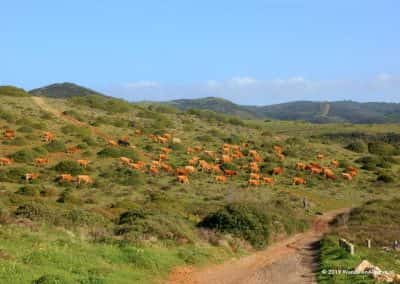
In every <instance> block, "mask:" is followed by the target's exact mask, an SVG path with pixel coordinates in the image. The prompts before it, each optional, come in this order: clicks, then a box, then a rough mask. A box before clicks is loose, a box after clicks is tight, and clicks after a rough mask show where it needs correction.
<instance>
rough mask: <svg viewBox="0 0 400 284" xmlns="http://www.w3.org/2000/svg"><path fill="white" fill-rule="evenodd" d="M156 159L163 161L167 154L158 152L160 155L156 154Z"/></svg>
mask: <svg viewBox="0 0 400 284" xmlns="http://www.w3.org/2000/svg"><path fill="white" fill-rule="evenodd" d="M158 159H159V161H165V160H166V159H168V155H167V154H160V155H158Z"/></svg>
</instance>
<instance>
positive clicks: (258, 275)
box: [166, 209, 349, 284]
mask: <svg viewBox="0 0 400 284" xmlns="http://www.w3.org/2000/svg"><path fill="white" fill-rule="evenodd" d="M347 211H349V209H339V210H334V211H330V212H327V213H325V214H323V215H321V216H317V217H316V218H315V220H314V222H313V224H312V228H311V229H310V230H308V231H306V232H304V233H299V234H296V235H294V236H292V237H289V238H287V239H285V240H282V241H279V242H277V243H275V244H273V245H271V246H270V247H268V248H267V249H266V250H263V251H260V252H257V253H254V254H251V255H249V256H246V257H243V258H240V259H237V260H232V261H228V262H225V263H222V264H219V265H214V266H210V267H206V268H200V269H193V268H190V267H183V268H177V269H175V270H174V271H172V273H171V274H170V277H169V279H168V280H167V282H166V283H167V284H241V283H249V284H250V283H251V284H261V283H263V284H265V283H285V284H291V283H293V284H300V283H316V279H315V270H316V269H317V268H318V267H317V266H318V264H317V259H316V258H317V255H318V242H319V241H320V240H321V238H322V237H323V235H324V234H325V233H327V232H328V231H329V223H330V221H332V220H333V219H334V218H335V217H336V216H337V215H338V214H341V213H344V212H347Z"/></svg>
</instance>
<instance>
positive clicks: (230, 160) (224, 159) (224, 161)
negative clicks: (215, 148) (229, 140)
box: [221, 155, 232, 163]
mask: <svg viewBox="0 0 400 284" xmlns="http://www.w3.org/2000/svg"><path fill="white" fill-rule="evenodd" d="M221 160H222V162H223V163H230V162H232V159H231V157H230V156H229V155H222V159H221Z"/></svg>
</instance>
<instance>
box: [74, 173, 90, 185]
mask: <svg viewBox="0 0 400 284" xmlns="http://www.w3.org/2000/svg"><path fill="white" fill-rule="evenodd" d="M76 181H77V182H78V185H79V184H81V183H84V184H92V183H93V180H92V178H91V177H90V176H88V175H78V176H77V177H76Z"/></svg>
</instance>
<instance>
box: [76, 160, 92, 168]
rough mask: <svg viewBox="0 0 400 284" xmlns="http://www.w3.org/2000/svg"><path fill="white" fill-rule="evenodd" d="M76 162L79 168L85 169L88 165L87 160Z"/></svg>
mask: <svg viewBox="0 0 400 284" xmlns="http://www.w3.org/2000/svg"><path fill="white" fill-rule="evenodd" d="M76 162H77V163H78V164H79V165H80V166H82V167H84V168H86V167H87V165H89V163H90V162H89V161H88V160H76Z"/></svg>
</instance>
